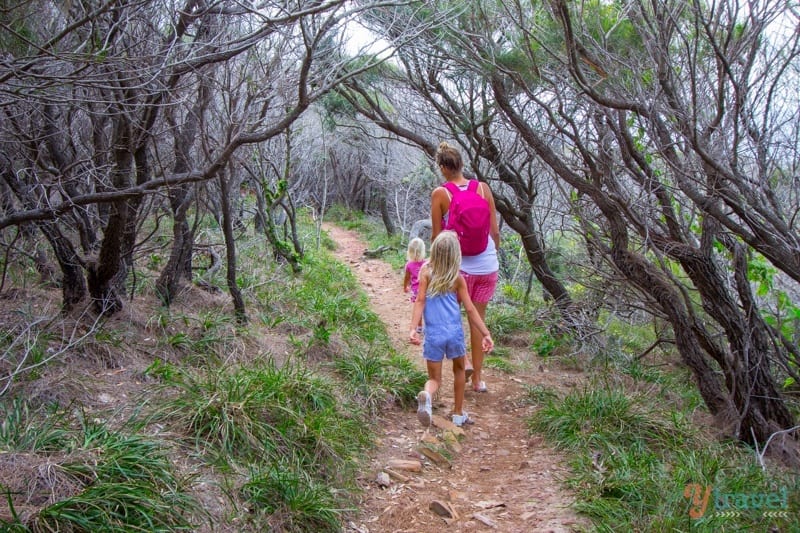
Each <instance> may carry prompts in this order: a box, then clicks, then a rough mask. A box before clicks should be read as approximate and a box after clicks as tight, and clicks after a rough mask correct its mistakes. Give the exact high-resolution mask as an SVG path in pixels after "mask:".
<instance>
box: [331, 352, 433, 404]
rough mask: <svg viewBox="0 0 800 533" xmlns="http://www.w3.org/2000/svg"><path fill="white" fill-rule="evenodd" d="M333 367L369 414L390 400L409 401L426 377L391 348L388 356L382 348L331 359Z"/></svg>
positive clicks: (414, 396) (391, 401)
mask: <svg viewBox="0 0 800 533" xmlns="http://www.w3.org/2000/svg"><path fill="white" fill-rule="evenodd" d="M334 368H335V369H336V371H337V372H338V373H339V374H340V375H341V376H342V377H343V378H344V379H345V381H346V383H347V384H348V389H349V390H350V391H352V394H353V395H354V397H355V398H357V399H358V401H359V403H361V405H363V406H364V407H366V408H367V409H368V410H369V411H370V413H372V414H377V413H378V412H379V411H380V410H381V409H382V408H384V407H386V406H387V405H390V404H392V403H394V402H398V403H400V404H401V405H408V404H410V403H411V402H412V401H413V400H414V399H415V398H416V395H417V393H418V392H419V391H420V390H421V389H422V387H423V386H424V385H425V381H426V380H427V375H426V374H425V372H423V371H422V370H420V369H418V368H417V367H416V366H415V365H414V363H413V362H411V361H410V360H409V359H408V357H406V356H404V355H402V354H397V353H395V352H394V351H391V353H390V355H389V356H388V357H387V356H386V355H384V352H383V350H380V351H378V353H376V351H375V350H368V351H362V352H356V353H352V354H348V356H347V357H343V358H340V359H337V360H336V361H334Z"/></svg>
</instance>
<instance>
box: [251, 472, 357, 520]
mask: <svg viewBox="0 0 800 533" xmlns="http://www.w3.org/2000/svg"><path fill="white" fill-rule="evenodd" d="M240 493H241V496H242V497H243V499H244V500H245V501H247V502H248V504H249V505H250V506H251V507H252V509H253V510H254V512H255V515H256V516H255V518H254V522H256V523H257V524H258V523H260V524H267V525H269V530H270V531H294V532H308V533H313V532H338V531H341V514H342V512H343V511H346V510H350V509H343V508H341V507H340V500H341V498H340V497H339V496H338V495H337V494H336V491H335V489H333V488H332V487H331V486H330V485H326V484H323V483H321V482H320V481H319V480H318V479H315V478H314V477H313V476H311V475H309V472H308V470H306V469H305V468H304V467H303V466H302V460H298V458H296V457H293V456H289V457H285V458H280V459H279V460H277V461H276V462H274V463H271V464H267V465H265V466H263V467H262V468H258V469H255V470H253V471H252V472H251V474H250V476H249V479H248V480H247V482H246V483H245V484H244V485H243V486H242V487H241V489H240Z"/></svg>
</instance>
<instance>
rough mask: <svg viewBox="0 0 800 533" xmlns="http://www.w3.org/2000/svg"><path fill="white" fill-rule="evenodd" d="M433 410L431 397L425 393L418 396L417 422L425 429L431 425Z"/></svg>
mask: <svg viewBox="0 0 800 533" xmlns="http://www.w3.org/2000/svg"><path fill="white" fill-rule="evenodd" d="M432 416H433V409H432V408H431V395H430V394H428V393H427V392H425V391H420V393H419V394H417V420H419V423H420V424H422V425H423V426H425V427H428V426H430V425H431V417H432Z"/></svg>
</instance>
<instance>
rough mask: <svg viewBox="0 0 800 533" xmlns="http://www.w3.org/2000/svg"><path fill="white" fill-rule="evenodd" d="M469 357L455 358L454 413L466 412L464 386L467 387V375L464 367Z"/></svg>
mask: <svg viewBox="0 0 800 533" xmlns="http://www.w3.org/2000/svg"><path fill="white" fill-rule="evenodd" d="M466 360H467V357H466V356H463V357H458V358H456V359H453V413H455V414H457V415H462V414H464V411H463V409H464V388H465V387H466V377H465V373H464V368H465V364H466Z"/></svg>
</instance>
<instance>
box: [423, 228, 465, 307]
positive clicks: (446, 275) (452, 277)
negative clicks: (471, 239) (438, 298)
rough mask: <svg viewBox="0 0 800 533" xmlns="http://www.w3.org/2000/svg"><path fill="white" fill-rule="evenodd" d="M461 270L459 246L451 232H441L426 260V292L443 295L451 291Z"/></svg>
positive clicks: (453, 233)
mask: <svg viewBox="0 0 800 533" xmlns="http://www.w3.org/2000/svg"><path fill="white" fill-rule="evenodd" d="M460 269H461V246H460V245H459V244H458V237H457V236H456V234H455V232H453V231H443V232H441V233H440V234H439V235H438V236H437V237H436V239H435V240H434V241H433V244H432V245H431V257H430V259H428V272H429V275H430V279H429V281H428V292H429V293H431V294H444V293H447V292H452V291H453V286H454V285H455V284H456V279H458V274H459V270H460Z"/></svg>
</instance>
